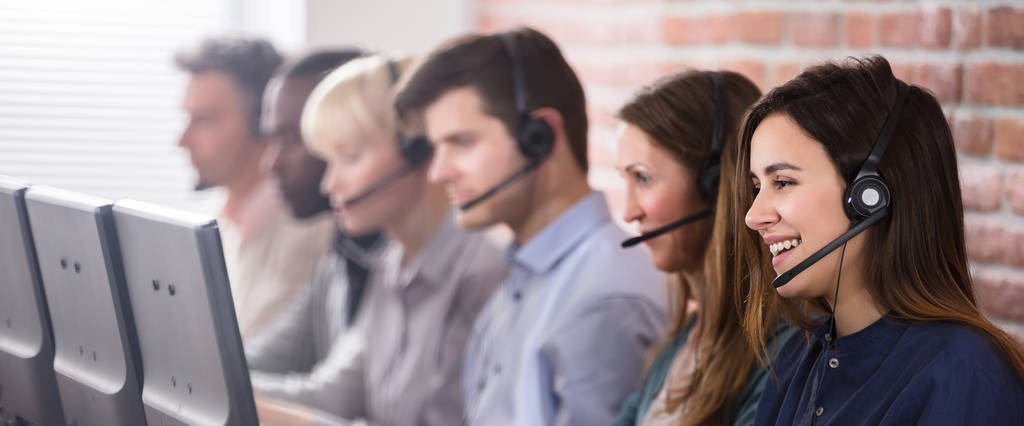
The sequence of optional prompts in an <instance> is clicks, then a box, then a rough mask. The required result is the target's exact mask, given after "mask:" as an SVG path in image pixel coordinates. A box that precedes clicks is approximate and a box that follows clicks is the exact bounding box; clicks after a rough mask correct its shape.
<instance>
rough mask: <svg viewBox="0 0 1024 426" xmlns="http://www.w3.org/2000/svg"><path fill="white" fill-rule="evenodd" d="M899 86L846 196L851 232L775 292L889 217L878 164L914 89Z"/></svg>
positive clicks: (787, 276)
mask: <svg viewBox="0 0 1024 426" xmlns="http://www.w3.org/2000/svg"><path fill="white" fill-rule="evenodd" d="M896 85H897V90H898V92H897V95H896V101H895V102H894V104H893V106H892V109H891V110H890V111H889V115H888V116H886V118H885V123H884V124H882V131H881V132H880V133H879V134H878V139H876V140H875V146H874V147H873V148H872V149H871V154H869V155H868V158H867V159H865V160H864V164H862V165H861V167H860V171H859V172H857V177H856V178H854V180H853V183H851V184H850V186H848V187H846V193H845V194H844V195H843V211H844V212H846V215H847V216H848V217H849V218H850V219H851V223H850V229H849V230H848V231H846V232H845V233H843V234H842V235H840V236H839V238H836V239H835V240H833V241H832V242H830V243H828V244H826V245H825V247H822V248H821V249H820V250H818V251H816V252H814V254H812V255H811V256H810V257H808V258H807V259H804V260H803V261H802V262H800V263H799V264H797V265H796V266H794V267H792V268H790V269H789V270H788V271H786V272H783V273H782V274H780V275H779V276H777V277H775V279H774V280H772V285H773V286H775V288H779V287H782V286H784V285H786V283H788V282H789V281H790V280H792V279H793V278H794V277H796V276H797V274H799V273H801V272H803V271H804V270H806V269H807V268H809V267H811V265H813V264H814V263H816V262H817V261H819V260H821V258H823V257H825V255H827V254H829V253H831V252H832V251H833V250H835V249H836V248H838V247H839V246H841V245H843V244H844V243H846V242H847V241H849V240H850V239H851V238H853V237H855V236H856V235H857V234H860V233H861V232H864V230H865V229H868V228H869V227H870V226H871V225H874V224H875V223H877V222H878V221H880V220H882V219H883V218H884V217H886V216H888V215H889V200H890V192H889V187H888V186H887V185H886V184H885V180H884V179H882V176H881V175H879V174H878V163H879V162H880V161H881V160H882V154H884V153H885V148H886V147H887V146H889V140H890V139H892V134H893V132H895V131H896V124H897V123H898V122H899V121H900V113H901V112H902V111H903V105H904V104H906V103H907V96H908V94H909V93H910V86H908V85H907V84H906V83H904V82H903V81H900V80H899V79H897V80H896Z"/></svg>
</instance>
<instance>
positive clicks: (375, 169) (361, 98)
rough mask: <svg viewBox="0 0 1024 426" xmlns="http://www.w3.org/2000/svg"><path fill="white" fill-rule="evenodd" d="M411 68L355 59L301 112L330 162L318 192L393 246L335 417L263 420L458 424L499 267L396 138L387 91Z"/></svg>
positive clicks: (413, 143)
mask: <svg viewBox="0 0 1024 426" xmlns="http://www.w3.org/2000/svg"><path fill="white" fill-rule="evenodd" d="M410 62H411V61H410V60H409V59H401V60H392V59H389V58H387V57H380V56H376V57H368V58H361V59H356V60H353V61H352V62H350V63H348V64H346V65H345V66H343V67H341V68H339V69H338V70H336V71H334V72H333V73H332V74H331V75H329V76H328V77H327V78H325V79H324V81H323V82H321V83H320V84H319V85H318V86H317V88H316V89H314V91H313V93H312V95H311V96H310V98H309V100H308V101H307V103H306V106H305V108H304V110H303V114H302V134H303V137H304V139H305V140H306V143H307V144H308V146H309V148H310V150H311V151H312V152H314V153H316V154H317V155H318V156H320V157H321V158H323V159H324V160H326V161H327V171H326V173H325V175H324V178H323V181H322V182H321V190H322V191H323V192H324V193H325V194H326V195H328V196H329V197H330V199H331V205H332V207H333V208H334V211H335V213H336V214H337V216H338V219H339V221H340V223H341V224H342V226H343V228H344V229H345V230H346V231H348V232H351V233H356V234H358V233H362V232H366V231H372V230H375V229H381V230H383V231H384V233H385V234H386V235H387V237H388V240H389V244H390V246H389V247H387V248H386V249H385V250H386V253H385V254H384V255H383V256H381V258H382V260H381V264H379V265H375V267H374V268H372V269H373V270H375V271H379V272H377V273H376V274H375V276H373V277H371V281H372V283H371V285H370V290H369V291H370V294H369V299H368V301H367V302H368V306H367V307H366V309H368V312H367V321H366V322H365V323H364V324H363V328H362V332H361V333H358V334H357V335H358V336H360V337H359V338H360V340H361V342H359V343H358V344H356V345H352V346H348V349H347V350H348V351H350V354H349V356H347V357H338V359H339V361H338V362H345V363H347V364H348V365H347V366H346V367H345V368H344V369H341V374H339V377H337V378H335V379H336V380H334V386H333V387H331V388H330V389H324V390H323V391H322V392H323V393H324V395H327V396H333V397H335V398H337V401H338V405H337V407H336V408H337V410H332V411H333V412H334V414H335V415H336V416H334V417H331V416H327V415H326V413H321V412H317V411H316V410H312V409H305V408H301V407H294V406H289V407H285V406H284V405H283V404H278V403H275V402H272V401H270V400H268V399H265V398H263V397H258V398H257V399H258V406H259V409H260V418H261V420H262V421H263V422H265V423H272V424H288V425H293V424H310V423H313V422H316V423H317V424H321V423H336V424H337V423H340V424H347V423H349V422H352V421H358V422H360V423H367V424H427V425H451V424H458V423H459V422H460V421H461V418H462V410H463V407H462V394H461V392H460V387H459V383H460V379H461V374H460V371H461V366H462V354H463V351H464V348H465V343H466V338H467V335H468V334H469V331H470V329H471V327H472V324H473V321H474V319H475V318H476V314H477V312H478V311H479V310H480V308H481V307H482V306H483V303H484V302H485V301H486V300H487V298H488V297H489V296H490V293H491V291H492V290H493V289H494V288H495V287H496V285H497V284H498V283H500V282H501V278H502V276H503V274H504V268H503V266H502V265H501V261H500V258H499V255H498V252H497V250H496V249H495V248H494V247H493V246H492V245H491V244H490V243H489V242H488V241H487V240H486V239H485V238H484V236H483V235H480V234H470V233H467V232H465V231H462V230H461V229H460V228H459V227H457V226H455V224H454V222H453V217H452V214H451V212H450V211H449V207H448V200H447V199H446V197H445V195H444V192H443V189H442V188H440V187H439V186H436V185H433V184H430V183H428V182H427V176H426V170H427V167H426V165H427V163H428V162H429V159H430V153H431V149H430V145H429V143H427V141H426V140H424V139H405V138H402V137H401V136H400V135H399V132H398V131H397V130H396V127H395V115H394V112H393V109H392V106H391V105H392V102H391V98H392V89H393V87H394V85H395V83H396V82H397V81H398V78H399V75H400V74H401V72H402V71H403V70H404V69H406V68H407V67H408V65H409V63H410ZM335 417H341V418H335Z"/></svg>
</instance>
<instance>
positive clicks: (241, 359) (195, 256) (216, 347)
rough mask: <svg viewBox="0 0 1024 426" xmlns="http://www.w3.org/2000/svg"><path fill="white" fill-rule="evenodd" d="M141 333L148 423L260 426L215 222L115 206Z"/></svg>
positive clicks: (139, 205) (146, 207) (128, 204)
mask: <svg viewBox="0 0 1024 426" xmlns="http://www.w3.org/2000/svg"><path fill="white" fill-rule="evenodd" d="M114 221H115V223H116V225H117V231H118V238H119V239H120V244H121V249H122V254H123V258H124V269H125V278H126V280H127V283H128V294H129V296H130V298H131V303H132V307H133V311H134V313H135V324H136V326H137V327H138V331H139V346H140V349H141V352H142V360H143V365H144V369H145V371H144V376H145V381H144V383H143V387H142V400H143V403H144V404H145V410H146V419H147V420H148V421H149V422H150V424H160V425H186V424H187V425H254V424H257V423H258V421H257V418H256V408H255V404H254V403H253V394H252V387H251V385H250V383H249V370H248V369H247V368H246V362H245V354H244V352H243V350H242V339H241V335H240V334H239V332H238V322H237V320H236V318H235V308H234V304H233V302H232V299H231V288H230V285H229V282H228V276H227V270H226V269H225V266H224V254H223V251H222V248H221V242H220V231H219V228H218V227H217V221H216V220H214V219H212V218H209V217H207V216H201V215H196V214H192V213H185V212H181V211H176V210H172V209H168V208H164V207H160V206H155V205H151V204H147V203H143V202H139V201H132V200H125V201H118V202H117V203H115V205H114Z"/></svg>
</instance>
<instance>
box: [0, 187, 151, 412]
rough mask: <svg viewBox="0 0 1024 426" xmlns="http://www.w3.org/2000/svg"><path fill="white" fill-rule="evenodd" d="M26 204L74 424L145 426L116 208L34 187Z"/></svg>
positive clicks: (62, 388) (61, 386) (56, 365)
mask: <svg viewBox="0 0 1024 426" xmlns="http://www.w3.org/2000/svg"><path fill="white" fill-rule="evenodd" d="M25 205H26V208H27V210H28V217H29V223H30V224H31V230H32V236H33V240H34V241H35V246H36V254H37V259H38V263H39V270H40V273H41V277H42V281H43V290H44V292H45V294H46V303H47V305H48V306H49V308H50V320H51V323H52V326H53V337H54V349H55V354H54V362H53V369H54V371H55V372H56V376H57V388H58V390H59V392H60V399H61V403H62V406H63V408H64V417H65V419H66V421H67V423H68V424H75V425H131V426H137V425H144V424H146V419H145V415H144V414H143V410H142V398H141V395H140V392H139V391H140V388H141V376H140V374H141V373H140V370H141V368H140V367H141V366H140V365H139V357H138V346H137V345H136V343H135V329H134V326H133V325H132V315H131V307H130V305H129V304H128V295H127V294H126V291H125V286H124V275H123V271H122V269H121V253H120V251H119V250H118V245H117V244H118V243H117V236H116V233H115V232H114V222H113V215H112V214H111V208H112V204H111V203H110V202H109V201H106V200H103V199H99V198H95V197H91V196H87V195H82V194H77V193H73V192H70V191H64V190H60V189H56V188H49V187H42V186H33V187H31V188H29V190H28V192H27V193H26V195H25ZM5 392H6V391H5Z"/></svg>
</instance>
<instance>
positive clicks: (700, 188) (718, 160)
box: [622, 71, 725, 248]
mask: <svg viewBox="0 0 1024 426" xmlns="http://www.w3.org/2000/svg"><path fill="white" fill-rule="evenodd" d="M707 74H708V78H709V79H710V80H711V87H712V90H713V91H714V94H715V110H714V112H713V113H712V117H711V119H712V123H713V124H712V126H711V142H710V143H711V145H710V147H709V148H708V157H707V160H705V161H704V167H702V168H701V170H700V175H699V176H697V192H698V193H699V194H700V196H701V198H703V199H704V201H707V202H708V204H710V206H709V207H708V208H706V209H704V210H701V211H699V212H697V213H694V214H692V215H689V216H687V217H684V218H682V219H679V220H677V221H675V222H671V223H669V224H667V225H665V226H662V227H660V228H657V229H655V230H653V231H650V232H648V233H646V234H643V235H640V236H637V237H633V238H630V239H627V240H626V241H623V242H622V248H629V247H633V246H635V245H637V244H640V243H642V242H644V241H647V240H649V239H651V238H655V237H658V236H661V235H663V234H665V233H667V232H669V231H672V230H674V229H676V228H679V227H681V226H683V225H687V224H690V223H693V222H696V221H698V220H700V219H704V218H706V217H708V216H711V213H712V212H714V210H715V207H714V202H715V199H716V198H717V196H718V181H719V178H720V177H721V175H722V145H723V144H724V139H725V87H724V86H725V85H724V84H723V83H722V75H721V74H719V73H717V72H715V71H708V73H707Z"/></svg>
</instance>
